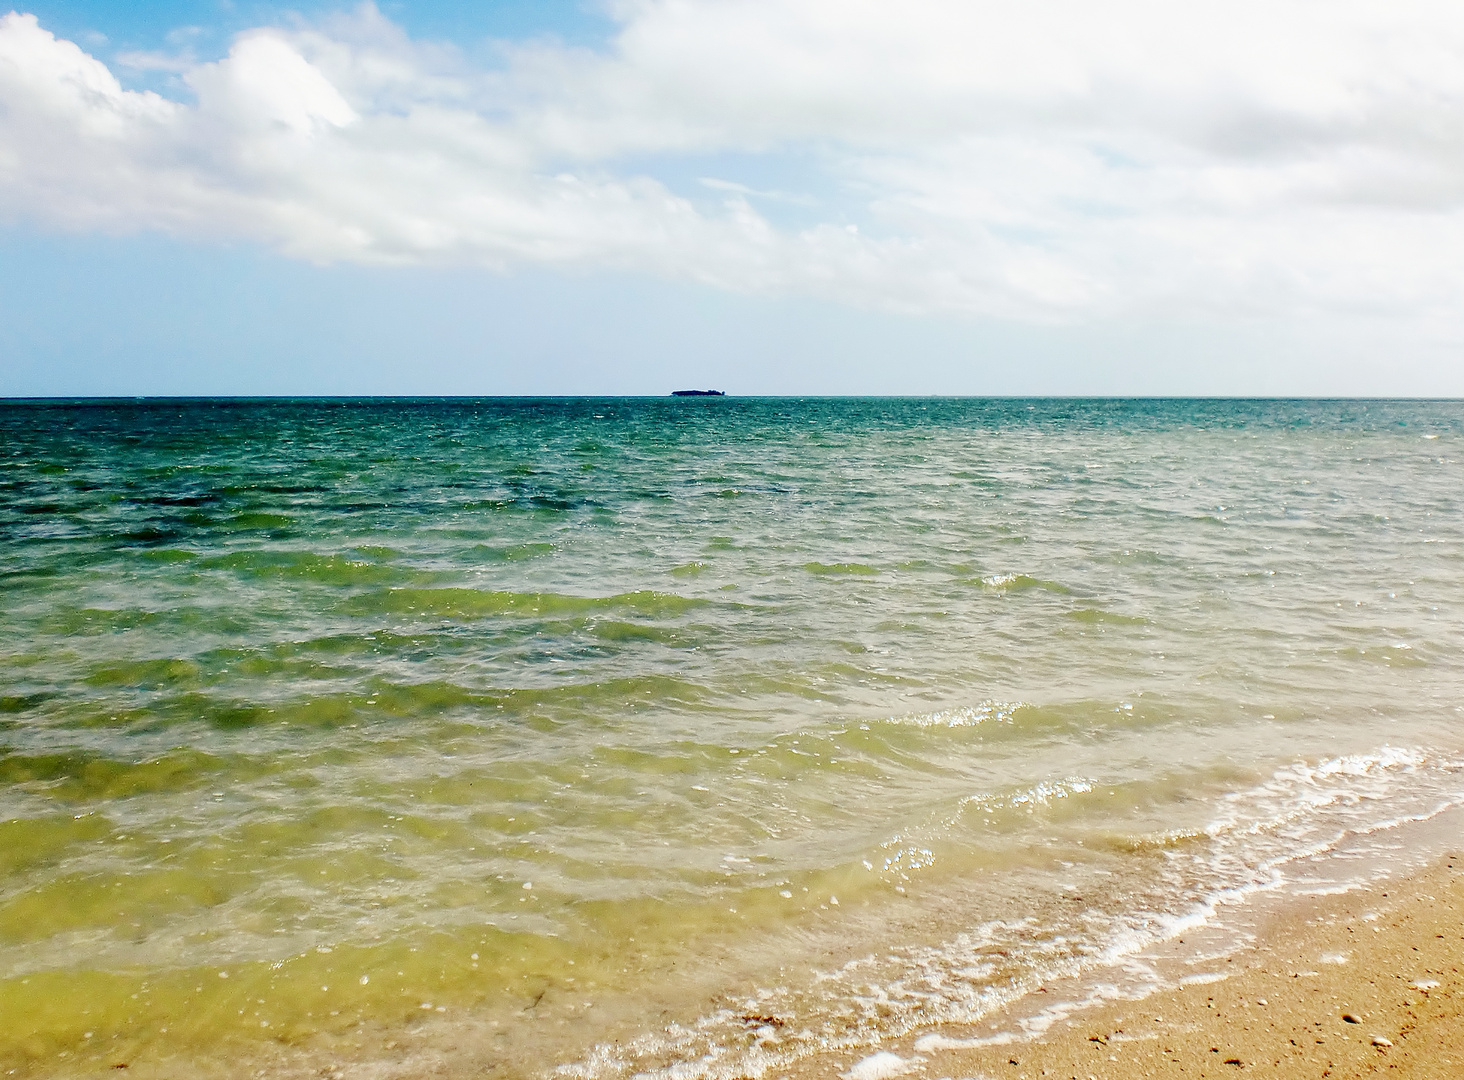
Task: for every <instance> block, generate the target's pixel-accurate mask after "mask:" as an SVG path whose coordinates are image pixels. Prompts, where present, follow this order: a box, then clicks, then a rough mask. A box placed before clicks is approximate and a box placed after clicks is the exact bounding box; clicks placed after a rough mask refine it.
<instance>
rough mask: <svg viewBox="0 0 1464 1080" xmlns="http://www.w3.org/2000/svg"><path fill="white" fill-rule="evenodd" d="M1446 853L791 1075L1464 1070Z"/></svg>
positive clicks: (1459, 921) (1463, 855)
mask: <svg viewBox="0 0 1464 1080" xmlns="http://www.w3.org/2000/svg"><path fill="white" fill-rule="evenodd" d="M1442 817H1443V818H1444V821H1442V822H1436V823H1435V824H1436V825H1437V826H1440V827H1439V828H1435V829H1432V830H1430V831H1432V832H1433V833H1434V836H1435V838H1436V839H1441V840H1444V839H1445V838H1444V837H1443V836H1441V835H1440V833H1442V832H1444V831H1446V830H1447V825H1448V823H1449V822H1450V821H1454V823H1455V824H1457V820H1456V819H1457V818H1458V817H1459V814H1458V813H1457V812H1455V813H1446V814H1444V815H1442ZM1454 835H1455V836H1457V835H1458V834H1457V833H1455V834H1454ZM1441 850H1442V854H1435V855H1434V856H1433V858H1432V859H1431V861H1429V862H1427V863H1426V864H1425V865H1423V866H1421V867H1419V866H1416V865H1415V866H1408V867H1395V868H1392V869H1391V870H1389V869H1386V868H1379V867H1373V868H1372V869H1373V870H1374V872H1373V873H1372V874H1371V876H1370V877H1368V878H1366V879H1360V878H1357V877H1354V878H1352V880H1350V881H1344V882H1342V883H1341V884H1336V883H1331V884H1324V885H1321V886H1320V887H1316V886H1311V885H1310V884H1309V882H1308V880H1307V879H1301V880H1296V881H1292V882H1291V883H1290V886H1289V887H1288V888H1285V889H1282V890H1278V891H1277V892H1275V893H1271V894H1258V895H1252V896H1248V897H1245V898H1244V899H1242V900H1239V901H1237V902H1235V903H1234V904H1233V906H1232V907H1230V909H1229V910H1228V911H1227V912H1225V914H1224V916H1222V917H1220V918H1217V919H1216V920H1215V921H1214V922H1213V923H1212V924H1208V925H1205V926H1201V927H1195V928H1194V929H1192V930H1190V931H1187V932H1185V933H1184V934H1183V935H1181V936H1179V937H1177V938H1174V939H1171V941H1169V942H1165V943H1160V944H1159V945H1157V946H1156V947H1154V948H1152V949H1149V950H1144V951H1142V952H1140V953H1138V954H1136V955H1135V956H1133V957H1128V958H1125V959H1123V960H1120V961H1118V962H1117V963H1116V964H1115V965H1113V966H1112V967H1111V968H1109V969H1107V971H1100V972H1097V973H1094V972H1088V973H1086V974H1085V975H1081V976H1075V977H1073V978H1070V979H1056V980H1049V981H1047V982H1045V983H1044V984H1043V985H1042V986H1041V987H1040V988H1039V989H1038V990H1036V991H1034V992H1033V993H1030V994H1027V995H1024V996H1023V997H1022V998H1019V999H1017V1000H1015V1001H1013V1002H1012V1003H1011V1004H1010V1005H1008V1006H1006V1007H1004V1008H1002V1009H998V1010H996V1011H995V1012H993V1013H992V1014H990V1015H988V1016H986V1017H984V1018H982V1020H981V1021H980V1022H979V1023H977V1024H972V1025H949V1026H946V1027H943V1028H940V1029H938V1030H934V1031H931V1030H925V1031H921V1032H914V1033H911V1034H909V1035H906V1036H903V1037H900V1038H893V1039H889V1040H887V1041H886V1042H885V1043H883V1044H882V1045H881V1046H880V1047H876V1048H870V1049H869V1050H868V1051H866V1053H865V1056H863V1057H856V1056H851V1055H847V1054H846V1055H837V1056H836V1055H832V1054H830V1055H823V1054H820V1055H814V1056H811V1057H809V1058H806V1059H804V1060H802V1061H799V1062H797V1063H796V1064H794V1065H793V1066H792V1067H791V1068H788V1069H783V1070H779V1071H778V1077H779V1080H833V1078H835V1077H842V1078H843V1080H892V1078H894V1077H899V1076H908V1077H910V1078H911V1080H925V1078H929V1080H949V1078H968V1080H998V1078H1000V1080H1038V1078H1041V1077H1047V1078H1049V1080H1052V1078H1060V1080H1136V1078H1139V1077H1149V1076H1184V1077H1223V1076H1235V1075H1239V1074H1242V1073H1245V1074H1250V1073H1257V1074H1263V1075H1269V1076H1276V1077H1287V1078H1298V1080H1299V1078H1312V1077H1317V1078H1323V1077H1326V1078H1335V1077H1361V1076H1372V1075H1374V1074H1381V1073H1386V1074H1388V1075H1390V1076H1395V1077H1405V1078H1408V1077H1418V1078H1420V1080H1439V1078H1442V1077H1446V1076H1464V844H1461V843H1459V842H1458V841H1457V840H1455V841H1454V842H1453V843H1448V842H1447V840H1445V842H1444V843H1443V844H1442V845H1441ZM1434 851H1435V852H1438V851H1440V847H1436V848H1434ZM1328 857H1329V858H1343V859H1349V858H1358V856H1356V855H1352V854H1349V853H1347V852H1345V851H1342V852H1332V853H1329V855H1328ZM1298 885H1299V886H1301V887H1300V888H1298ZM1125 976H1127V980H1125ZM1430 984H1433V985H1430ZM1047 1002H1051V1004H1046V1003H1047ZM1347 1017H1351V1018H1352V1019H1347Z"/></svg>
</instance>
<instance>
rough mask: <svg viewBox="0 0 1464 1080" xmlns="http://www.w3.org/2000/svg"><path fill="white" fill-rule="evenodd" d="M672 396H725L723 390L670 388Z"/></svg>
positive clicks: (725, 393)
mask: <svg viewBox="0 0 1464 1080" xmlns="http://www.w3.org/2000/svg"><path fill="white" fill-rule="evenodd" d="M671 396H672V397H726V396H727V391H725V390H672V391H671Z"/></svg>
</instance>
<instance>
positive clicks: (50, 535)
mask: <svg viewBox="0 0 1464 1080" xmlns="http://www.w3.org/2000/svg"><path fill="white" fill-rule="evenodd" d="M1461 438H1464V407H1461V405H1460V404H1459V403H1454V402H1437V403H1417V402H1244V401H1241V402H1235V401H1216V402H1206V401H1195V402H1186V401H1018V400H952V399H939V400H916V399H895V400H866V399H851V400H786V399H687V400H654V399H605V400H593V399H573V400H533V401H531V400H481V401H469V400H452V401H441V400H420V401H418V400H401V401H233V402H214V401H199V402H186V401H184V402H176V401H175V402H170V401H145V402H94V403H92V402H69V403H56V402H52V403H11V404H7V405H0V589H3V593H0V595H3V597H4V602H3V608H0V656H3V667H0V671H3V683H0V873H3V877H0V1015H3V1016H4V1017H5V1018H6V1022H5V1023H4V1024H3V1025H0V1067H3V1068H4V1070H5V1071H6V1072H7V1074H9V1073H12V1071H13V1074H14V1075H18V1076H50V1075H79V1074H80V1073H82V1072H85V1071H87V1070H91V1069H97V1068H101V1067H103V1066H105V1065H114V1064H120V1063H126V1064H128V1066H129V1069H130V1070H131V1071H130V1072H129V1075H143V1076H159V1077H162V1076H177V1075H200V1076H214V1075H217V1076H246V1075H247V1076H253V1075H256V1074H257V1073H259V1072H260V1070H265V1071H266V1072H268V1074H270V1075H294V1074H299V1075H312V1076H313V1075H320V1074H321V1073H322V1070H324V1072H325V1073H326V1074H329V1073H331V1072H332V1070H334V1071H335V1072H337V1073H340V1074H341V1075H353V1074H355V1073H359V1074H360V1075H368V1074H369V1075H372V1076H394V1075H419V1074H420V1073H421V1072H422V1071H423V1070H425V1069H428V1068H433V1069H438V1070H441V1071H442V1072H443V1073H445V1074H447V1075H457V1074H463V1075H475V1076H480V1075H484V1074H485V1073H487V1074H490V1075H494V1076H540V1075H545V1074H549V1073H553V1072H555V1071H556V1070H558V1071H559V1072H560V1073H561V1074H564V1075H574V1076H584V1077H597V1078H598V1077H620V1076H628V1075H631V1074H634V1073H652V1074H655V1073H657V1072H658V1071H662V1070H665V1072H664V1075H666V1076H668V1077H670V1076H676V1077H693V1076H735V1075H744V1074H752V1075H757V1074H760V1073H761V1072H764V1071H767V1070H769V1069H773V1068H776V1067H777V1066H778V1065H780V1064H782V1063H786V1062H787V1061H789V1060H792V1059H795V1058H797V1057H800V1056H803V1055H806V1054H808V1053H812V1052H819V1051H828V1050H831V1049H832V1050H839V1049H849V1050H854V1049H857V1048H859V1047H868V1046H870V1045H874V1044H875V1043H876V1042H877V1041H878V1040H879V1039H881V1038H883V1037H886V1036H888V1035H891V1034H894V1033H898V1032H908V1031H914V1030H922V1029H925V1028H929V1029H932V1030H934V1029H935V1027H937V1026H938V1025H939V1024H941V1023H944V1022H951V1021H960V1020H965V1019H970V1018H972V1017H975V1016H979V1015H981V1013H982V1012H983V1011H985V1010H987V1009H989V1008H991V1007H992V1005H993V1004H995V1003H998V1002H1000V1001H1003V1000H1007V999H1009V998H1010V997H1012V996H1014V995H1017V994H1020V993H1021V992H1023V990H1024V989H1027V988H1030V987H1031V986H1033V985H1035V981H1036V980H1038V979H1040V978H1042V977H1043V976H1044V975H1047V974H1051V973H1053V972H1058V971H1068V970H1078V969H1080V968H1082V967H1083V966H1084V965H1086V964H1092V963H1097V962H1099V961H1100V960H1101V959H1102V958H1104V957H1105V956H1111V955H1113V954H1114V953H1115V950H1120V951H1121V949H1122V948H1124V947H1127V945H1128V944H1129V943H1133V942H1142V941H1146V940H1153V939H1154V938H1156V937H1162V936H1163V935H1165V934H1166V933H1168V932H1170V931H1171V930H1172V928H1173V927H1174V926H1177V925H1181V920H1183V919H1185V918H1186V917H1189V916H1192V915H1193V914H1194V913H1195V912H1196V911H1203V910H1204V909H1205V905H1206V904H1207V903H1209V902H1210V900H1211V899H1212V898H1213V897H1214V896H1215V895H1217V894H1218V893H1220V892H1222V891H1224V890H1235V889H1244V888H1247V887H1253V886H1255V885H1257V884H1263V883H1265V882H1267V881H1269V880H1273V879H1274V878H1275V876H1276V875H1278V874H1284V873H1285V867H1286V865H1287V861H1288V860H1289V859H1291V858H1293V857H1294V856H1296V855H1297V854H1299V853H1302V852H1307V851H1312V850H1316V849H1319V848H1324V847H1326V846H1327V845H1329V844H1332V843H1335V842H1336V840H1337V839H1338V837H1340V836H1342V835H1344V834H1346V833H1348V832H1354V833H1355V832H1357V831H1359V830H1367V829H1376V828H1378V827H1381V826H1386V825H1387V824H1389V823H1392V822H1395V821H1397V820H1401V819H1404V818H1409V817H1417V816H1422V815H1427V814H1430V813H1432V812H1434V811H1435V810H1437V809H1438V808H1439V807H1440V806H1444V805H1448V804H1451V803H1454V802H1457V801H1459V800H1460V799H1461V798H1464V768H1461V762H1464V714H1461V711H1460V710H1461V705H1460V703H1461V702H1464V694H1461V690H1464V664H1461V660H1460V657H1461V655H1464V650H1461V644H1464V641H1461V637H1464V633H1461V627H1464V624H1461V619H1460V615H1461V613H1464V547H1461V545H1464V505H1461V498H1460V493H1461V492H1464V469H1461V464H1460V440H1461ZM353 1070H354V1071H355V1073H353Z"/></svg>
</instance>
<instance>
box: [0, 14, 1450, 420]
mask: <svg viewBox="0 0 1464 1080" xmlns="http://www.w3.org/2000/svg"><path fill="white" fill-rule="evenodd" d="M6 10H7V9H6V8H4V7H0V395H8V396H34V395H114V394H115V395H134V394H524V393H528V394H614V393H629V394H640V393H646V394H662V393H666V392H668V391H669V390H671V389H677V388H684V387H710V386H715V387H718V388H721V389H725V390H727V391H729V392H731V393H740V394H865V393H874V394H1079V395H1087V394H1120V395H1131V394H1133V395H1165V394H1220V395H1236V394H1239V395H1378V396H1427V395H1440V396H1464V305H1461V304H1460V303H1459V296H1460V293H1461V285H1464V6H1461V5H1458V4H1451V3H1434V2H1424V0H1389V2H1381V0H1325V2H1321V0H1315V2H1314V0H1267V2H1264V3H1261V2H1255V0H1225V2H1223V3H1222V2H1214V0H1188V2H1186V3H1174V2H1173V0H1027V2H1024V3H1019V4H1013V3H1010V2H1009V0H1000V2H998V0H959V2H951V0H901V2H900V3H891V2H888V0H885V2H872V0H539V2H537V3H518V2H502V3H495V2H491V0H489V2H482V3H477V4H465V3H448V2H446V0H383V2H381V3H379V4H376V5H372V4H369V3H368V4H352V3H346V4H334V3H327V2H319V0H312V2H309V3H302V4H296V5H292V6H291V5H282V4H274V3H268V2H264V0H259V2H255V0H160V2H153V3H148V4H135V3H132V4H122V3H115V2H110V0H45V2H37V3H34V4H31V5H28V6H25V7H22V8H17V9H15V10H14V11H10V12H9V13H8V14H5V13H4V12H5V11H6Z"/></svg>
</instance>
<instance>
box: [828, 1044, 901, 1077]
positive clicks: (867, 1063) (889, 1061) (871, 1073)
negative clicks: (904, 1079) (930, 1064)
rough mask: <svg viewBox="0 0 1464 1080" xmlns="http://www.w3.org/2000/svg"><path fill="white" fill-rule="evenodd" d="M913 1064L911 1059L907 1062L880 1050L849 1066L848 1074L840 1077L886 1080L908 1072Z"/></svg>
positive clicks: (896, 1055) (898, 1056)
mask: <svg viewBox="0 0 1464 1080" xmlns="http://www.w3.org/2000/svg"><path fill="white" fill-rule="evenodd" d="M915 1064H916V1063H915V1061H914V1060H913V1059H912V1060H909V1061H907V1060H905V1059H904V1058H902V1057H901V1056H900V1055H899V1054H892V1053H890V1052H889V1051H888V1050H881V1051H880V1052H879V1053H877V1054H870V1055H869V1056H868V1057H867V1058H865V1059H864V1060H862V1061H858V1062H856V1063H855V1064H853V1065H851V1066H850V1067H849V1071H848V1072H846V1073H841V1074H840V1075H842V1076H843V1077H844V1080H887V1078H888V1077H891V1076H899V1075H900V1074H902V1073H906V1072H909V1071H910V1069H911V1068H913V1067H914V1066H915Z"/></svg>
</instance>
